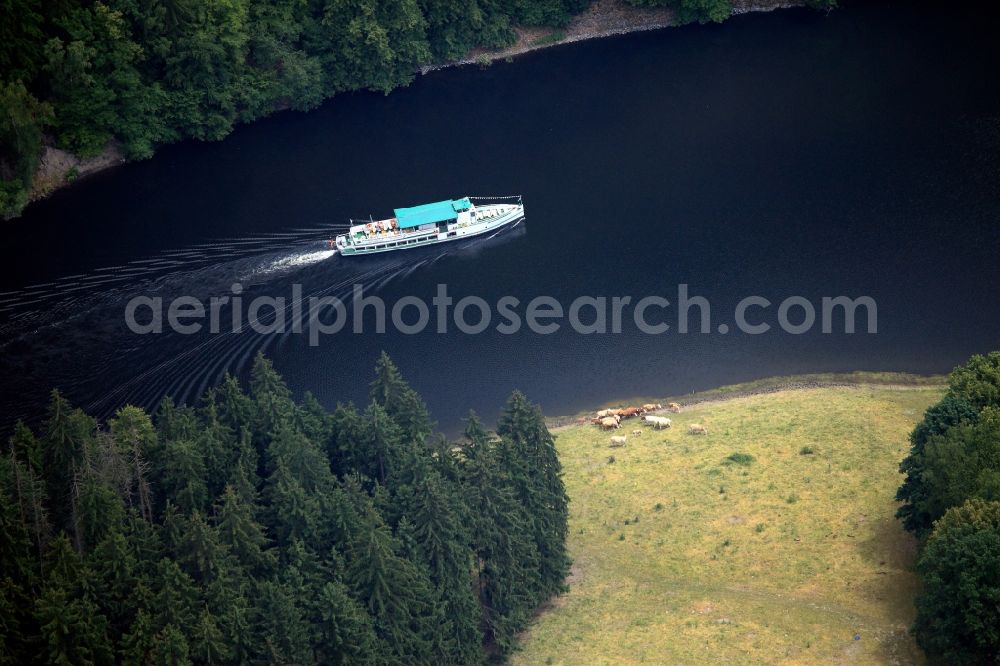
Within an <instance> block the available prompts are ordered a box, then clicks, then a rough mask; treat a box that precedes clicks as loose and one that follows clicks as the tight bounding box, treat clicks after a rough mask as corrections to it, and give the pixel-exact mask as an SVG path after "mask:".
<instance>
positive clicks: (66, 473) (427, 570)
mask: <svg viewBox="0 0 1000 666" xmlns="http://www.w3.org/2000/svg"><path fill="white" fill-rule="evenodd" d="M370 397H371V402H370V404H369V405H368V406H367V408H366V409H365V410H364V411H359V410H357V409H356V408H355V407H354V406H352V405H339V406H338V407H337V408H336V409H335V410H334V411H333V412H332V413H330V412H328V411H326V410H325V409H323V407H321V406H320V405H319V403H318V402H317V401H316V400H315V399H314V398H313V397H311V396H309V395H306V396H305V398H304V400H303V401H302V402H301V403H296V402H294V401H293V399H292V397H291V395H290V393H289V390H288V388H287V387H286V386H285V384H284V383H283V381H282V379H281V377H280V376H279V375H278V374H277V373H276V372H275V370H274V369H273V367H272V366H271V364H270V362H269V361H267V360H266V359H265V358H263V357H258V358H257V359H256V361H255V364H254V367H253V371H252V375H251V379H250V390H249V393H244V391H243V390H241V387H240V385H239V384H238V382H237V381H236V380H235V379H233V378H232V377H228V378H227V379H226V380H225V381H224V382H223V383H222V384H221V385H220V386H219V387H217V388H215V389H212V390H210V391H208V393H207V394H206V395H205V396H204V398H203V399H202V400H201V402H200V404H199V405H198V406H196V407H189V406H177V405H174V404H173V403H172V402H171V401H170V400H166V401H165V402H164V403H163V404H162V405H161V406H160V408H159V409H158V410H157V413H156V414H155V417H154V418H152V419H151V418H150V416H149V415H147V414H146V413H145V412H144V411H143V410H142V409H139V408H137V407H132V406H128V407H123V408H122V409H121V410H119V411H118V413H117V414H116V416H115V417H114V418H113V419H111V421H110V422H109V423H108V424H107V427H101V426H100V425H99V424H98V423H96V422H95V420H94V419H92V418H91V417H89V416H87V415H86V414H85V413H83V412H82V411H81V410H79V409H76V408H73V407H72V406H71V405H69V404H68V403H67V401H66V399H65V398H64V397H63V396H61V395H60V394H59V393H58V392H53V394H52V399H51V403H50V405H49V410H48V417H47V420H46V421H45V423H44V424H43V426H42V428H41V430H40V433H39V435H38V436H36V435H35V434H33V433H32V432H31V431H30V430H29V429H28V428H27V427H25V426H24V425H18V426H17V428H16V431H15V433H14V435H13V436H12V438H11V439H10V442H9V446H8V447H7V449H6V450H5V451H4V452H3V456H2V459H0V564H2V569H0V663H4V664H24V663H53V664H75V665H80V664H113V663H125V664H189V663H196V664H236V663H258V664H304V663H310V662H317V661H318V662H321V663H326V664H348V663H349V664H400V665H404V664H406V665H410V664H432V663H433V664H475V663H482V662H484V661H486V660H487V659H489V658H491V657H499V656H502V655H503V654H505V653H506V652H508V651H509V650H510V649H511V648H512V647H513V645H514V637H515V633H516V632H518V631H520V630H522V629H524V628H525V626H526V625H527V622H528V619H529V616H530V613H531V612H532V611H533V609H535V608H536V607H537V606H538V605H539V604H540V603H542V602H543V601H545V600H546V599H548V598H549V597H551V596H552V595H554V594H558V593H560V592H561V591H562V590H563V589H564V582H563V581H564V579H565V577H566V574H567V573H568V567H569V561H568V558H567V555H566V552H565V539H566V518H567V498H566V494H565V491H564V489H563V482H562V478H561V470H560V464H559V460H558V458H557V456H556V452H555V448H554V445H553V438H552V435H550V434H549V432H548V430H547V429H546V427H545V424H544V421H543V418H542V414H541V412H540V410H539V409H538V408H537V407H535V406H534V405H532V404H530V403H529V402H528V401H527V400H526V399H525V397H524V396H523V395H521V394H520V393H514V394H513V395H512V396H511V397H510V399H509V401H508V402H507V405H506V407H505V408H504V410H503V413H502V414H501V416H500V418H499V421H498V425H497V428H496V432H495V434H494V433H490V432H487V431H486V430H485V429H484V428H483V427H482V426H481V425H480V423H479V422H478V421H477V420H476V419H475V418H474V417H470V419H469V421H468V423H467V428H466V431H465V436H464V437H463V438H462V439H461V440H460V441H458V442H448V441H446V440H445V439H444V438H443V437H442V436H440V435H435V434H433V425H432V423H431V421H430V419H429V416H428V413H427V410H426V408H425V406H424V404H423V402H422V400H421V399H420V397H419V396H418V395H417V394H416V393H415V392H414V391H413V389H411V388H410V387H409V386H408V385H407V384H406V383H405V382H404V381H403V379H402V378H401V377H400V374H399V372H398V370H397V369H396V367H395V366H394V365H393V364H392V362H391V361H390V360H389V358H388V357H387V356H385V355H383V356H382V357H381V358H380V359H379V361H378V363H377V366H376V372H375V379H374V381H373V382H372V384H371V394H370Z"/></svg>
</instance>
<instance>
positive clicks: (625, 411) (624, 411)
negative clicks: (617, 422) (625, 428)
mask: <svg viewBox="0 0 1000 666" xmlns="http://www.w3.org/2000/svg"><path fill="white" fill-rule="evenodd" d="M615 414H617V415H618V416H620V417H622V418H623V419H630V418H632V417H633V416H638V415H639V414H642V409H641V408H639V407H623V408H621V409H619V410H617V411H615Z"/></svg>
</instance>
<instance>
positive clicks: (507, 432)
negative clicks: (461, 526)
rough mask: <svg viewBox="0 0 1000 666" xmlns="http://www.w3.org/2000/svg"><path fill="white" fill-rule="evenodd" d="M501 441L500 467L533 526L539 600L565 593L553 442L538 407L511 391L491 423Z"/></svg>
mask: <svg viewBox="0 0 1000 666" xmlns="http://www.w3.org/2000/svg"><path fill="white" fill-rule="evenodd" d="M497 434H498V435H500V437H501V439H502V440H503V443H504V444H503V445H502V446H501V447H500V449H499V450H500V452H501V456H502V460H503V464H506V465H508V466H509V468H510V469H511V470H512V479H513V482H514V485H515V488H516V491H517V492H518V498H519V499H520V501H521V502H523V503H524V506H525V508H526V509H527V510H528V513H529V515H530V516H531V517H532V520H533V522H534V529H533V532H534V538H535V543H536V545H537V547H538V554H539V558H540V559H539V576H540V583H541V589H540V595H539V601H540V600H541V599H544V598H547V597H549V596H551V595H553V594H559V593H561V592H562V591H564V590H565V587H566V586H565V579H566V576H567V575H568V574H569V566H570V559H569V556H568V555H567V553H566V530H567V520H568V516H569V506H568V505H569V498H568V497H567V495H566V488H565V486H564V485H563V480H562V465H561V463H560V462H559V455H558V453H557V452H556V447H555V439H554V438H553V437H552V434H551V433H550V432H549V430H548V428H547V427H546V426H545V418H544V417H543V416H542V411H541V409H539V408H538V406H536V405H533V404H531V403H530V402H528V399H527V398H526V397H525V396H524V394H522V393H521V392H519V391H515V392H514V393H513V394H512V395H511V397H510V399H509V400H508V401H507V405H506V407H505V408H504V411H503V413H502V414H501V415H500V420H499V422H498V423H497Z"/></svg>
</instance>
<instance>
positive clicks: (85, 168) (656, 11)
mask: <svg viewBox="0 0 1000 666" xmlns="http://www.w3.org/2000/svg"><path fill="white" fill-rule="evenodd" d="M732 5H733V7H732V14H731V16H736V15H740V14H747V13H750V12H769V11H773V10H776V9H785V8H791V7H801V6H804V2H802V1H801V0H798V1H796V0H792V1H788V0H734V2H733V3H732ZM677 26H678V24H677V21H676V17H675V16H674V12H673V11H672V10H670V9H667V8H659V7H656V8H646V7H634V6H631V5H628V4H626V3H625V2H624V1H623V0H595V2H593V3H592V4H591V5H590V7H588V8H587V9H586V10H584V11H583V12H581V13H580V14H578V15H576V16H574V17H573V18H572V19H571V20H570V22H569V24H568V25H567V26H566V27H565V28H563V29H559V28H550V27H518V28H516V29H515V32H516V33H517V42H516V43H515V44H514V45H512V46H510V47H508V48H503V49H492V50H491V49H483V48H476V49H473V50H472V51H471V52H470V53H469V54H468V56H467V57H465V58H461V59H459V60H451V61H447V62H443V63H440V64H434V65H427V66H425V67H422V68H420V70H419V72H420V73H421V74H426V73H428V72H431V71H435V70H439V69H445V68H449V67H459V66H465V65H479V66H488V65H489V64H490V63H492V62H494V61H497V60H509V59H511V58H514V57H516V56H519V55H523V54H525V53H530V52H532V51H537V50H539V49H544V48H550V47H553V46H559V45H563V44H571V43H574V42H579V41H585V40H591V39H601V38H605V37H614V36H620V35H625V34H631V33H635V32H648V31H650V30H660V29H663V28H668V27H677ZM281 110H287V109H276V111H281ZM128 161H129V160H128V159H126V157H125V156H124V155H123V151H122V147H121V145H120V144H119V142H118V141H116V140H111V141H110V142H109V143H108V145H107V146H106V147H105V149H104V150H102V151H101V152H100V153H99V154H97V155H95V156H92V157H86V158H83V157H79V156H77V155H75V154H73V153H72V152H70V151H67V150H64V149H61V148H58V147H56V146H54V145H50V142H46V145H45V146H44V149H43V153H42V156H41V159H40V160H39V163H38V167H37V169H36V170H35V175H34V178H33V180H32V187H31V192H30V194H29V202H34V201H39V200H41V199H44V198H45V197H47V196H49V195H50V194H52V193H53V192H55V191H57V190H60V189H63V188H65V187H67V186H69V185H71V184H73V183H76V182H78V181H80V180H82V179H84V178H86V177H87V176H91V175H93V174H96V173H100V172H102V171H105V170H107V169H110V168H112V167H115V166H120V165H122V164H126V163H128Z"/></svg>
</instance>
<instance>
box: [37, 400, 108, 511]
mask: <svg viewBox="0 0 1000 666" xmlns="http://www.w3.org/2000/svg"><path fill="white" fill-rule="evenodd" d="M96 429H97V424H96V422H95V421H94V419H92V418H90V417H89V416H87V415H86V414H84V413H83V412H82V411H80V410H79V409H75V408H73V407H72V406H71V405H70V404H69V401H68V400H66V398H64V397H63V395H62V394H61V393H60V392H59V391H57V390H54V391H52V395H51V401H50V402H49V408H48V418H47V419H46V421H45V425H44V427H43V437H42V451H43V458H44V461H43V468H44V474H45V481H46V484H47V490H48V497H49V500H50V502H51V509H52V512H53V521H54V523H55V524H57V525H59V526H66V525H68V522H67V521H68V520H69V514H70V504H71V499H70V488H71V485H72V481H73V477H74V476H75V475H76V472H77V469H78V468H79V466H80V465H81V464H82V463H83V459H84V455H85V452H86V448H87V446H88V445H89V444H90V441H91V439H92V438H93V434H94V432H95V431H96Z"/></svg>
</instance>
